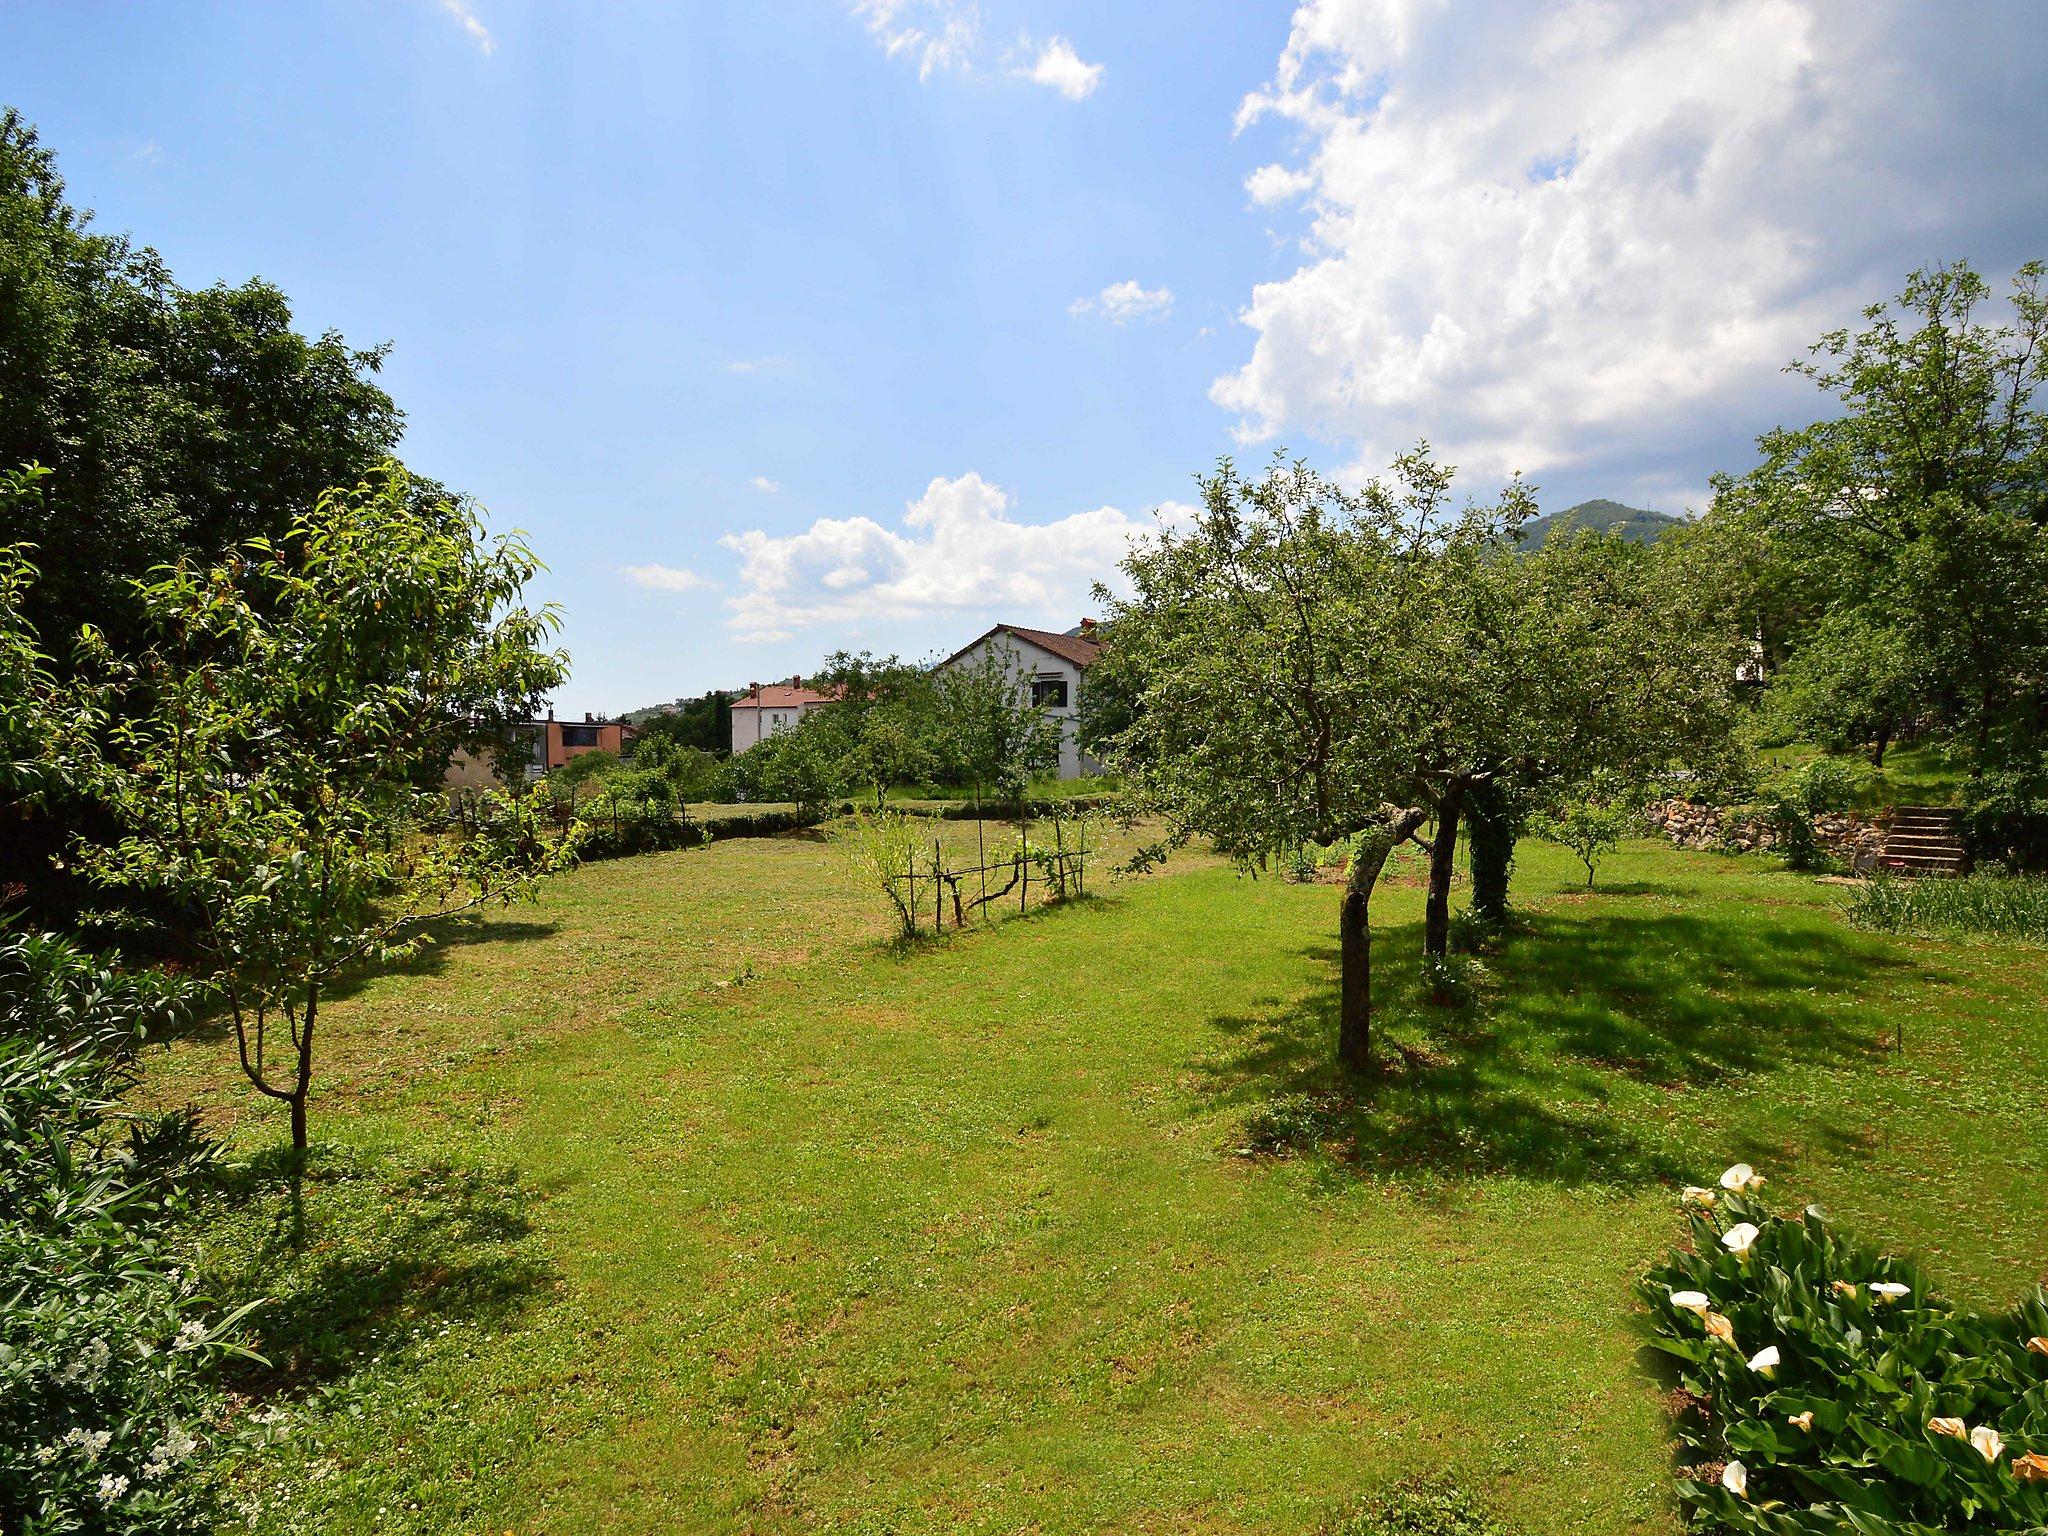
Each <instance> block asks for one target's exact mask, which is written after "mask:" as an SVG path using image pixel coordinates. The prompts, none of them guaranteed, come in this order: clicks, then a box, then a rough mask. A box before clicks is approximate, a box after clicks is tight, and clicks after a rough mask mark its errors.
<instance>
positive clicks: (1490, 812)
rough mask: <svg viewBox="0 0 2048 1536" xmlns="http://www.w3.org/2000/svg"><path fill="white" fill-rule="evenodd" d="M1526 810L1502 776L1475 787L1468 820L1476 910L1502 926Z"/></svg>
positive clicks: (1467, 800)
mask: <svg viewBox="0 0 2048 1536" xmlns="http://www.w3.org/2000/svg"><path fill="white" fill-rule="evenodd" d="M1523 817H1524V812H1523V809H1522V807H1521V806H1520V805H1519V804H1517V803H1516V800H1515V798H1514V797H1513V796H1511V795H1509V793H1508V792H1507V790H1506V789H1505V788H1504V787H1503V786H1502V785H1501V783H1500V781H1499V780H1498V779H1488V780H1485V781H1484V782H1482V783H1478V784H1475V785H1473V786H1472V793H1471V794H1470V795H1469V796H1468V797H1467V799H1466V802H1465V821H1466V825H1467V826H1468V827H1469V828H1470V835H1471V838H1472V910H1473V912H1475V913H1476V914H1477V915H1478V916H1479V917H1481V918H1483V919H1484V920H1485V921H1487V922H1489V923H1491V924H1493V925H1494V926H1495V927H1499V926H1501V925H1503V924H1505V923H1506V922H1507V920H1508V876H1509V874H1510V873H1511V872H1512V871H1513V869H1514V864H1515V841H1516V839H1517V838H1519V837H1520V836H1521V835H1522V822H1523Z"/></svg>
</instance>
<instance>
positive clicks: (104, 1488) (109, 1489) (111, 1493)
mask: <svg viewBox="0 0 2048 1536" xmlns="http://www.w3.org/2000/svg"><path fill="white" fill-rule="evenodd" d="M127 1491H128V1479H127V1478H125V1477H122V1476H121V1475H120V1474H119V1473H117V1472H102V1473H101V1474H100V1486H99V1488H98V1490H97V1492H98V1494H99V1500H100V1502H101V1503H102V1504H111V1503H113V1502H114V1500H116V1499H118V1498H119V1497H121V1495H122V1494H124V1493H126V1492H127Z"/></svg>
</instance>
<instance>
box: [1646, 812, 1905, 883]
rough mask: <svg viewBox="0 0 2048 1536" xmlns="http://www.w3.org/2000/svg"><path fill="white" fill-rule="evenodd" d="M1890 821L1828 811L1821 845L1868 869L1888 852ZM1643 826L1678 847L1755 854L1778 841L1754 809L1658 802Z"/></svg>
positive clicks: (1819, 832) (1818, 827)
mask: <svg viewBox="0 0 2048 1536" xmlns="http://www.w3.org/2000/svg"><path fill="white" fill-rule="evenodd" d="M1885 817H1886V813H1884V812H1879V813H1878V814H1876V815H1863V814H1861V813H1858V812H1853V811H1852V812H1848V813H1844V814H1836V813H1834V812H1826V813H1823V814H1821V815H1819V816H1816V817H1814V818H1813V832H1814V836H1815V837H1816V838H1817V839H1818V840H1819V842H1820V845H1821V847H1823V848H1825V849H1826V850H1827V851H1828V852H1829V853H1830V854H1832V855H1833V856H1834V857H1835V858H1838V859H1840V860H1841V861H1842V862H1843V863H1844V864H1847V865H1848V866H1849V867H1850V868H1851V869H1854V870H1863V869H1868V868H1871V867H1873V866H1874V865H1875V864H1876V862H1877V856H1878V854H1880V853H1881V852H1883V850H1884V834H1885ZM1643 823H1644V828H1645V830H1646V831H1648V832H1649V834H1650V835H1651V836H1652V837H1657V836H1662V837H1666V838H1669V839H1670V840H1671V844H1672V846H1673V847H1677V848H1695V849H1700V850H1704V851H1707V852H1715V853H1723V852H1730V853H1749V852H1752V851H1754V850H1757V849H1761V848H1769V847H1771V846H1772V845H1773V844H1774V843H1775V842H1776V841H1777V839H1776V838H1775V836H1773V834H1772V832H1771V828H1770V822H1769V819H1768V818H1767V817H1766V816H1765V814H1764V813H1763V811H1761V810H1760V809H1758V808H1757V807H1755V806H1748V805H1699V804H1696V803H1694V802H1693V801H1690V800H1679V799H1673V800H1655V801H1652V802H1651V803H1650V805H1649V806H1648V807H1647V808H1646V809H1645V810H1644V812H1643Z"/></svg>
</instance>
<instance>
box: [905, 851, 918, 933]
mask: <svg viewBox="0 0 2048 1536" xmlns="http://www.w3.org/2000/svg"><path fill="white" fill-rule="evenodd" d="M903 878H904V879H905V880H906V881H908V882H909V893H908V894H907V895H906V896H905V897H904V901H903V904H904V907H905V909H906V910H907V911H908V912H909V913H910V936H911V937H912V938H916V937H917V855H916V854H915V853H913V854H911V856H910V872H909V873H908V874H906V875H905V876H904V877H903Z"/></svg>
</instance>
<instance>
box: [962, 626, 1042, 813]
mask: <svg viewBox="0 0 2048 1536" xmlns="http://www.w3.org/2000/svg"><path fill="white" fill-rule="evenodd" d="M1024 676H1025V673H1024V669H1023V666H1022V664H1021V663H1020V661H1019V660H1018V657H1017V653H1016V651H1014V650H1013V649H1011V648H1009V647H1007V646H1001V645H992V646H990V647H989V648H988V649H987V650H985V651H983V652H982V654H981V656H980V658H979V659H978V660H976V661H975V662H973V663H971V664H968V663H956V664H955V665H953V666H950V667H945V668H943V669H941V670H940V671H939V672H938V673H936V674H935V675H934V687H935V689H936V698H935V701H934V709H933V756H934V758H935V760H936V762H937V763H938V765H939V767H940V769H941V771H942V772H944V773H945V774H946V775H947V776H948V777H950V778H953V779H955V780H957V781H958V782H960V783H963V784H967V785H969V786H970V787H972V789H973V790H974V797H975V799H976V800H979V799H980V798H981V794H982V791H983V790H985V789H991V790H995V791H997V792H998V793H1001V794H1005V795H1009V796H1014V797H1021V796H1022V795H1023V793H1024V791H1025V790H1026V789H1027V788H1028V787H1029V786H1030V783H1031V780H1032V779H1033V778H1034V777H1036V776H1037V775H1039V774H1043V773H1051V772H1053V771H1054V770H1055V769H1057V768H1058V766H1059V760H1060V731H1061V726H1060V722H1059V721H1058V720H1057V719H1056V718H1054V717H1053V716H1052V715H1051V714H1049V713H1048V712H1047V711H1046V710H1045V709H1044V707H1042V706H1041V705H1037V704H1033V703H1032V702H1031V696H1030V694H1029V693H1028V692H1027V690H1026V684H1025V683H1024V682H1023V681H1022V679H1023V677H1024Z"/></svg>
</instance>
